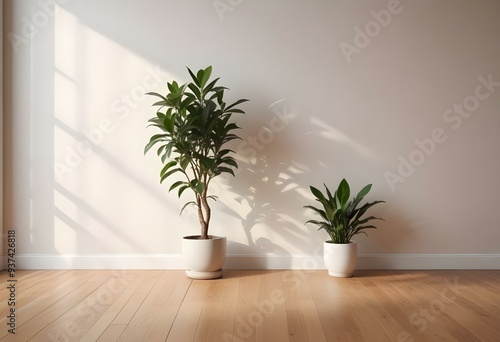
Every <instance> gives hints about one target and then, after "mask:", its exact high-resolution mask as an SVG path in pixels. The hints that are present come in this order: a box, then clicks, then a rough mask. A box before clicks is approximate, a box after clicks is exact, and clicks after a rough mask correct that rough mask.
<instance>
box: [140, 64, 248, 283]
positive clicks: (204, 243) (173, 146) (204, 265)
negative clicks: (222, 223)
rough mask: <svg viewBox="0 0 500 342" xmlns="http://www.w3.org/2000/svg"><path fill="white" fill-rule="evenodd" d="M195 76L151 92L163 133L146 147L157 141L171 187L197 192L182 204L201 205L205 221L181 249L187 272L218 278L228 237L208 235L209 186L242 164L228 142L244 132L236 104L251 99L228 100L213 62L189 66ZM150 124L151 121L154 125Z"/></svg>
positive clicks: (155, 119) (157, 123)
mask: <svg viewBox="0 0 500 342" xmlns="http://www.w3.org/2000/svg"><path fill="white" fill-rule="evenodd" d="M187 69H188V72H189V75H190V77H191V80H192V81H191V82H189V83H186V84H183V85H179V84H178V83H177V82H176V81H172V82H171V83H167V88H168V93H167V94H166V95H165V96H164V95H161V94H158V93H155V92H150V93H148V94H149V95H153V96H155V97H158V98H159V101H158V102H156V103H154V104H153V106H154V107H158V109H157V112H156V115H155V116H154V117H152V118H151V119H149V122H150V125H149V126H153V127H156V128H158V129H160V131H161V133H158V134H154V135H153V136H151V138H150V140H149V142H148V144H147V145H146V147H145V148H144V153H147V152H148V151H149V150H150V149H151V148H152V147H153V146H156V147H157V151H156V154H157V155H158V156H159V157H160V158H161V162H162V164H163V168H162V169H161V171H160V183H162V182H163V181H165V180H166V179H167V178H168V179H169V180H171V183H170V188H169V191H172V190H174V189H177V194H178V197H179V198H180V197H181V195H182V194H183V193H184V192H185V191H186V190H188V192H189V191H190V192H191V193H192V194H193V195H194V200H190V201H188V202H187V203H185V205H184V206H183V207H182V209H181V213H182V211H183V210H184V208H186V206H188V205H194V206H196V207H197V209H198V219H199V222H200V226H201V233H200V235H194V236H185V237H184V238H183V243H182V249H183V256H184V260H185V262H186V265H187V268H188V269H187V270H186V274H187V275H188V276H189V277H192V278H197V279H213V278H219V277H221V276H222V265H223V263H224V259H225V254H226V238H225V237H220V236H214V235H209V225H210V219H211V217H212V213H211V208H210V204H209V202H208V200H209V199H215V198H216V197H215V196H213V195H210V193H209V187H210V184H211V182H212V180H213V179H214V178H215V177H217V176H219V175H221V174H223V173H229V174H231V175H233V176H234V171H233V169H232V168H237V167H238V164H237V162H236V160H235V159H234V157H233V156H232V153H234V151H232V150H231V149H228V148H226V144H227V143H228V142H230V141H232V140H234V139H239V137H238V136H237V135H236V134H235V133H234V131H235V130H236V129H238V128H239V127H238V126H237V125H236V124H235V123H234V122H232V121H231V117H232V115H233V114H235V113H240V114H244V112H243V110H241V109H239V108H237V106H238V105H239V104H241V103H243V102H245V101H248V100H246V99H240V100H238V101H236V102H234V103H232V104H230V105H227V104H226V102H225V101H224V91H225V90H226V89H228V88H226V87H223V86H218V85H217V82H218V80H219V78H216V79H214V80H211V79H210V78H211V74H212V67H211V66H209V67H207V68H205V69H200V70H199V71H198V72H197V73H196V74H194V73H193V72H192V71H191V70H190V69H189V68H187ZM149 126H148V127H149ZM178 176H180V177H178Z"/></svg>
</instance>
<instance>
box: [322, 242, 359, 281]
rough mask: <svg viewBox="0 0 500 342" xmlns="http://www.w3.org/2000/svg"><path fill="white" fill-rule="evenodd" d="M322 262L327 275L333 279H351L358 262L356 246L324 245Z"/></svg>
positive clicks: (351, 244)
mask: <svg viewBox="0 0 500 342" xmlns="http://www.w3.org/2000/svg"><path fill="white" fill-rule="evenodd" d="M323 256H324V260H325V266H326V268H327V269H328V274H329V275H331V276H333V277H342V278H347V277H352V275H353V274H354V270H355V268H356V263H357V261H358V244H357V243H356V242H355V241H351V242H349V243H331V242H329V241H325V243H324V254H323Z"/></svg>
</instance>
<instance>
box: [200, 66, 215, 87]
mask: <svg viewBox="0 0 500 342" xmlns="http://www.w3.org/2000/svg"><path fill="white" fill-rule="evenodd" d="M200 72H201V77H200ZM211 75H212V66H209V67H207V68H206V69H205V70H200V71H198V79H199V80H200V88H203V87H205V84H207V82H208V80H209V79H210V76H211Z"/></svg>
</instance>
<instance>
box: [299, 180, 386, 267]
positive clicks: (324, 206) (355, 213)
mask: <svg viewBox="0 0 500 342" xmlns="http://www.w3.org/2000/svg"><path fill="white" fill-rule="evenodd" d="M323 185H324V186H325V189H326V193H325V194H323V193H322V192H321V191H320V190H318V189H317V188H315V187H313V186H311V187H310V190H311V192H312V194H313V195H314V197H316V201H318V202H320V203H321V206H320V207H319V208H318V207H314V206H312V205H307V206H305V208H309V209H312V210H314V211H315V212H316V213H318V214H319V215H320V216H321V220H309V221H307V222H306V224H307V223H313V224H315V225H317V226H318V227H319V228H318V230H320V229H324V230H325V231H326V232H327V233H328V235H329V236H330V240H328V241H325V242H324V254H323V255H324V260H325V265H326V268H327V269H328V274H329V275H331V276H335V277H351V276H352V275H353V273H354V269H355V268H356V262H357V258H358V250H357V249H358V247H357V243H356V242H355V241H353V240H352V238H353V236H355V235H356V234H360V233H362V234H365V235H366V232H365V231H364V230H365V229H368V228H374V229H376V227H375V226H373V225H371V224H368V223H369V222H370V221H371V220H376V219H380V218H378V217H375V216H368V217H364V216H363V215H365V213H366V212H367V210H368V209H369V208H371V207H372V206H374V205H375V204H377V203H382V202H384V201H373V202H367V203H365V204H363V205H361V206H359V205H360V202H361V201H362V200H363V198H364V197H365V196H366V195H367V194H368V192H370V190H371V187H372V185H371V184H368V185H367V186H365V187H364V188H363V189H362V190H361V191H360V192H359V193H358V194H357V195H356V197H354V198H353V199H351V200H349V197H350V191H351V190H350V187H349V183H347V181H346V180H345V179H342V181H341V182H340V184H339V186H338V188H337V190H336V191H335V193H334V195H333V196H332V194H331V192H330V190H329V189H328V187H327V186H326V185H325V184H323Z"/></svg>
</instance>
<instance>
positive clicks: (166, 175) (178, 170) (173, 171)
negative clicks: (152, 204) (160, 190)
mask: <svg viewBox="0 0 500 342" xmlns="http://www.w3.org/2000/svg"><path fill="white" fill-rule="evenodd" d="M176 172H182V169H179V168H176V169H173V170H170V171H168V172H167V173H165V174H164V175H163V176H161V178H160V184H161V183H163V181H164V180H165V179H167V178H168V177H169V176H170V175H172V174H174V173H176Z"/></svg>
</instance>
